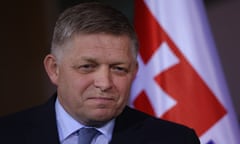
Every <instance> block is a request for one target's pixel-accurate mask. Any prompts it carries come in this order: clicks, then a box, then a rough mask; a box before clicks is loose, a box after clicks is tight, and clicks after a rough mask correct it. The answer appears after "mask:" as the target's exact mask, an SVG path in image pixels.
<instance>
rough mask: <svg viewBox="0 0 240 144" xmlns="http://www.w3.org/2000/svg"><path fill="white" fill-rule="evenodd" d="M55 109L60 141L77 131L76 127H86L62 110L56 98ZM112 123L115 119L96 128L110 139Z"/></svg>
mask: <svg viewBox="0 0 240 144" xmlns="http://www.w3.org/2000/svg"><path fill="white" fill-rule="evenodd" d="M55 109H56V118H57V126H58V133H59V140H60V141H63V140H64V139H65V138H67V137H68V136H69V135H70V134H72V133H73V132H75V131H77V130H78V129H80V128H82V127H86V126H84V125H83V124H81V123H79V122H78V121H76V120H75V119H74V118H73V117H71V116H70V115H69V114H68V113H67V112H66V111H65V110H64V108H63V107H62V105H61V104H60V102H59V100H58V98H57V99H56V102H55ZM114 124H115V120H114V119H113V120H111V121H110V122H108V123H107V124H105V125H104V126H102V127H100V128H97V129H98V130H99V131H100V132H101V133H102V134H103V135H104V136H105V137H106V138H107V139H108V140H109V141H110V140H111V138H112V132H113V128H114Z"/></svg>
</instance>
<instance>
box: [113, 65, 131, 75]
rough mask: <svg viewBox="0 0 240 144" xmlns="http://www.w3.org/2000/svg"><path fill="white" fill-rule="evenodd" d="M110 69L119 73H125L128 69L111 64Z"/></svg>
mask: <svg viewBox="0 0 240 144" xmlns="http://www.w3.org/2000/svg"><path fill="white" fill-rule="evenodd" d="M112 71H113V72H115V73H116V74H119V75H125V74H127V73H128V71H129V70H128V69H127V68H125V67H123V66H113V67H112Z"/></svg>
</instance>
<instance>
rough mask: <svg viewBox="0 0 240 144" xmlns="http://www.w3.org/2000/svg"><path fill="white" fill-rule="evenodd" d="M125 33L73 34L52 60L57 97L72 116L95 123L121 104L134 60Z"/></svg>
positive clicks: (115, 111)
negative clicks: (122, 34)
mask: <svg viewBox="0 0 240 144" xmlns="http://www.w3.org/2000/svg"><path fill="white" fill-rule="evenodd" d="M131 46H132V44H131V41H130V39H129V37H127V36H114V35H109V34H88V35H77V36H75V37H74V39H73V40H71V41H70V42H69V43H68V44H67V48H66V50H65V51H64V53H63V57H62V58H61V59H60V61H59V63H56V76H55V78H54V79H52V81H53V83H55V84H56V85H57V92H58V98H59V101H60V103H61V104H62V106H63V107H64V109H65V110H66V111H67V112H68V113H69V114H70V115H71V116H73V118H75V119H76V120H78V121H79V122H82V123H83V124H86V125H99V124H103V123H104V122H107V121H108V120H111V119H112V118H114V117H116V116H117V115H119V114H120V113H121V112H122V110H123V108H124V107H125V105H126V103H127V101H128V98H129V92H130V88H131V84H132V81H133V79H134V77H135V74H136V72H137V62H136V60H135V58H134V55H133V53H132V50H131V48H130V47H131Z"/></svg>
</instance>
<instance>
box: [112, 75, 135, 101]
mask: <svg viewBox="0 0 240 144" xmlns="http://www.w3.org/2000/svg"><path fill="white" fill-rule="evenodd" d="M131 84H132V82H131V80H130V79H128V78H122V79H117V80H116V81H115V86H116V88H117V90H118V92H119V93H120V99H124V100H125V99H128V97H129V93H130V88H131Z"/></svg>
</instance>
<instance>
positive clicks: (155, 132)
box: [116, 107, 199, 144]
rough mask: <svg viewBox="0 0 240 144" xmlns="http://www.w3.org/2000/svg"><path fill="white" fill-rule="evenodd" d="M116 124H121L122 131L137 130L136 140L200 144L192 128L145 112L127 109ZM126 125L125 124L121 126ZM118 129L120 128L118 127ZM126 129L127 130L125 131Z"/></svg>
mask: <svg viewBox="0 0 240 144" xmlns="http://www.w3.org/2000/svg"><path fill="white" fill-rule="evenodd" d="M116 123H117V124H119V125H120V126H121V127H119V129H121V130H122V131H124V130H126V131H128V130H130V129H131V130H130V131H131V132H133V131H135V130H136V135H135V136H136V138H137V137H138V138H139V137H141V136H142V137H144V140H143V141H148V140H151V141H155V142H160V141H161V142H162V141H164V142H169V143H170V142H171V141H173V142H176V141H178V142H185V143H188V141H189V144H190V143H192V144H198V143H199V140H198V137H197V135H196V133H195V131H194V130H193V129H192V128H189V127H187V126H184V125H181V124H177V123H174V122H170V121H167V120H163V119H159V118H155V117H152V116H150V115H148V114H145V113H143V112H140V111H137V110H134V109H132V108H129V107H126V109H125V110H124V111H123V113H122V115H120V116H119V118H117V120H116ZM120 123H124V124H120ZM117 127H118V126H117ZM124 127H125V128H126V129H124Z"/></svg>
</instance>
